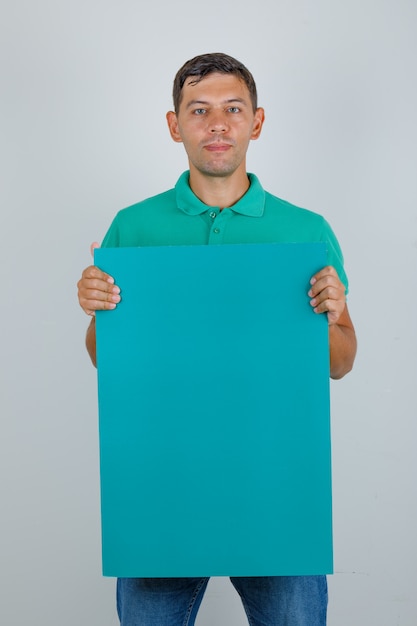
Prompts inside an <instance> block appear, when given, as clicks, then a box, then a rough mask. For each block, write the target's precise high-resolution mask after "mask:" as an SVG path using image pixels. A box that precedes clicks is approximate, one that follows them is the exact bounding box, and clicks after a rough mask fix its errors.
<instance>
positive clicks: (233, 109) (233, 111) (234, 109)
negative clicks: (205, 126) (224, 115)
mask: <svg viewBox="0 0 417 626" xmlns="http://www.w3.org/2000/svg"><path fill="white" fill-rule="evenodd" d="M227 110H228V112H229V113H240V109H239V107H229V108H228V109H227Z"/></svg>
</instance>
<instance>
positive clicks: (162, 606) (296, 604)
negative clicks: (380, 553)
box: [117, 576, 327, 626]
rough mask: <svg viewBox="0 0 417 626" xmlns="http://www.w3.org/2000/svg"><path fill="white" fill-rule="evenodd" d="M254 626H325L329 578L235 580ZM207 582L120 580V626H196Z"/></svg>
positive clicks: (250, 622) (255, 578)
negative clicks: (327, 579)
mask: <svg viewBox="0 0 417 626" xmlns="http://www.w3.org/2000/svg"><path fill="white" fill-rule="evenodd" d="M230 580H231V582H232V584H233V586H234V587H235V589H236V591H237V592H238V593H239V595H240V597H241V600H242V603H243V607H244V609H245V612H246V615H247V618H248V623H249V624H250V626H325V624H326V612H327V581H326V577H325V576H267V577H254V578H231V579H230ZM208 581H209V579H208V578H119V579H118V581H117V611H118V615H119V619H120V624H121V626H193V625H194V622H195V619H196V616H197V612H198V609H199V607H200V604H201V601H202V599H203V596H204V592H205V590H206V587H207V583H208Z"/></svg>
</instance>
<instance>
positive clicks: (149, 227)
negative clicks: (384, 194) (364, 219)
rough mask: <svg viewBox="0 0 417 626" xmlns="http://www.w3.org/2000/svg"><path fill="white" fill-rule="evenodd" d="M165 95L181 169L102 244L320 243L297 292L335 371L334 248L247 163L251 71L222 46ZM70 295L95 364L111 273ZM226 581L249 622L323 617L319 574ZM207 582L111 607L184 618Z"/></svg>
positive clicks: (182, 584)
mask: <svg viewBox="0 0 417 626" xmlns="http://www.w3.org/2000/svg"><path fill="white" fill-rule="evenodd" d="M173 99H174V111H170V112H169V113H168V114H167V122H168V127H169V131H170V134H171V137H172V139H173V140H174V141H176V142H181V143H183V144H184V147H185V150H186V152H187V156H188V161H189V171H187V172H184V173H183V174H182V175H181V177H180V178H179V180H178V182H177V184H176V186H175V188H174V189H171V190H169V191H167V192H165V193H163V194H160V195H158V196H156V197H154V198H149V199H148V200H145V201H143V202H140V203H139V204H137V205H134V206H132V207H129V208H127V209H125V210H123V211H120V212H119V213H118V214H117V216H116V218H115V219H114V221H113V223H112V225H111V227H110V229H109V231H108V233H107V235H106V237H105V238H104V241H103V244H102V245H103V246H108V247H117V246H144V245H148V246H149V245H189V244H201V245H207V244H209V245H210V244H219V243H267V242H288V241H289V242H294V241H298V242H309V241H325V242H327V247H328V251H329V252H328V265H327V266H326V267H324V268H323V269H322V270H321V271H319V272H318V273H317V274H315V276H313V277H312V278H311V286H310V289H309V291H308V293H307V294H306V297H307V298H309V300H310V304H311V307H312V309H313V311H314V313H316V314H319V315H320V314H323V313H325V314H326V315H327V319H328V324H329V341H330V373H331V376H332V378H341V377H342V376H344V375H345V374H346V373H347V372H349V371H350V369H351V368H352V365H353V361H354V358H355V353H356V338H355V331H354V328H353V324H352V321H351V319H350V316H349V313H348V309H347V305H346V299H345V293H346V288H347V279H346V275H345V272H344V269H343V258H342V254H341V251H340V248H339V245H338V242H337V240H336V238H335V236H334V234H333V232H332V230H331V229H330V227H329V225H328V224H327V222H326V221H325V220H324V219H323V218H322V217H321V216H319V215H317V214H314V213H311V212H309V211H306V210H304V209H299V208H297V207H294V206H292V205H290V204H288V203H287V202H284V201H282V200H280V199H278V198H276V197H274V196H272V195H271V194H269V193H267V192H265V191H264V190H263V188H262V186H261V184H260V182H259V180H258V179H257V178H256V176H254V175H253V174H248V173H247V172H246V152H247V149H248V146H249V142H250V141H251V140H255V139H258V137H259V136H260V134H261V130H262V125H263V122H264V110H263V109H262V108H260V107H258V105H257V93H256V86H255V82H254V80H253V77H252V75H251V74H250V72H249V71H248V70H247V69H246V67H244V66H243V65H242V64H241V63H240V62H239V61H237V60H236V59H233V58H232V57H229V56H227V55H224V54H205V55H201V56H198V57H195V58H194V59H191V60H190V61H188V62H187V63H185V64H184V66H183V67H182V68H181V69H180V70H179V71H178V73H177V75H176V77H175V80H174V89H173ZM93 245H94V244H93ZM278 279H279V277H278ZM78 297H79V302H80V305H81V307H82V308H83V309H84V311H85V312H86V313H87V314H88V315H91V316H93V317H92V320H91V323H90V326H89V328H88V331H87V338H86V344H87V349H88V352H89V354H90V357H91V359H92V361H93V363H94V364H95V362H96V346H95V318H94V314H95V311H97V310H111V309H114V308H115V307H116V306H117V304H118V302H120V289H119V287H118V286H117V285H115V284H114V280H113V278H112V277H110V276H108V275H107V274H106V273H104V272H102V271H101V270H100V269H99V268H97V267H95V266H90V267H88V268H87V269H85V270H84V272H83V274H82V277H81V279H80V281H79V282H78ZM282 304H283V306H285V293H283V294H282ZM231 581H232V583H233V585H234V586H235V588H236V589H237V591H238V593H239V594H240V596H241V598H242V602H243V605H244V608H245V611H246V613H247V616H248V620H249V623H250V624H251V626H261V625H262V626H266V625H268V626H276V625H279V624H282V625H283V626H284V625H285V626H323V625H324V624H325V623H326V609H327V585H326V578H325V577H324V576H273V577H256V578H231ZM207 582H208V579H207V578H169V579H166V578H164V579H149V578H142V579H139V578H128V579H126V578H125V579H119V580H118V587H117V592H118V595H117V599H118V605H117V606H118V612H119V617H120V621H121V624H122V626H165V625H166V626H168V625H169V626H184V625H190V626H191V625H192V624H194V621H195V617H196V614H197V611H198V608H199V606H200V603H201V600H202V597H203V594H204V591H205V588H206V586H207Z"/></svg>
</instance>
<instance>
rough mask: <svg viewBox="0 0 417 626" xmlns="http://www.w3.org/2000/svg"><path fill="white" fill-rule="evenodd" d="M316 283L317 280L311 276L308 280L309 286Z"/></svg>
mask: <svg viewBox="0 0 417 626" xmlns="http://www.w3.org/2000/svg"><path fill="white" fill-rule="evenodd" d="M316 282H317V279H316V278H314V276H313V278H312V279H311V280H310V285H314V283H316Z"/></svg>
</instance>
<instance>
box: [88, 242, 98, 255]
mask: <svg viewBox="0 0 417 626" xmlns="http://www.w3.org/2000/svg"><path fill="white" fill-rule="evenodd" d="M99 247H100V244H99V243H98V242H97V241H93V243H92V244H91V246H90V253H91V256H92V257H94V250H95V249H96V248H99Z"/></svg>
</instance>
